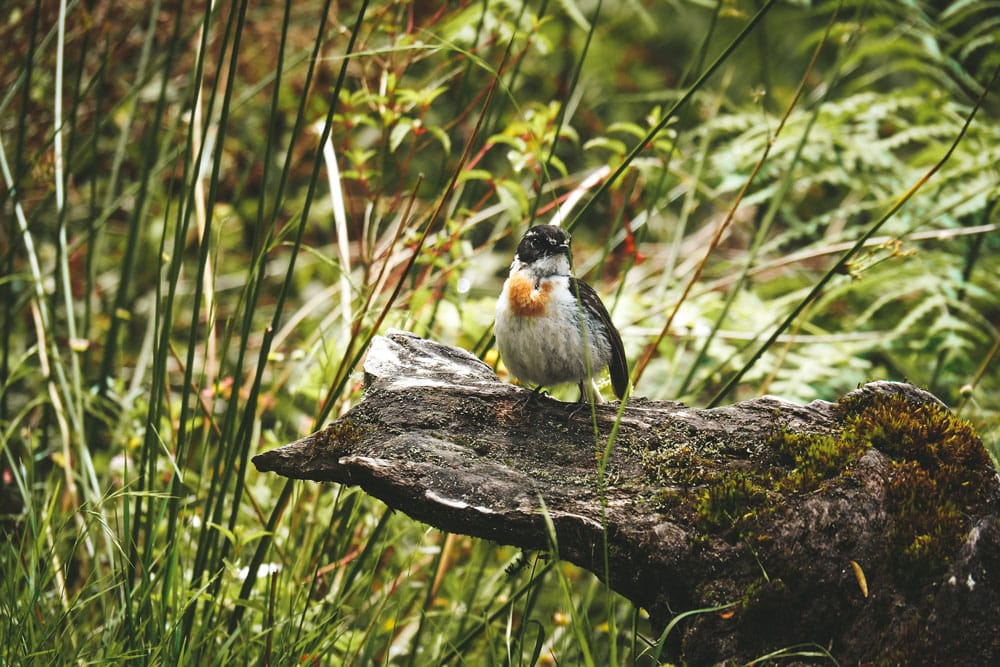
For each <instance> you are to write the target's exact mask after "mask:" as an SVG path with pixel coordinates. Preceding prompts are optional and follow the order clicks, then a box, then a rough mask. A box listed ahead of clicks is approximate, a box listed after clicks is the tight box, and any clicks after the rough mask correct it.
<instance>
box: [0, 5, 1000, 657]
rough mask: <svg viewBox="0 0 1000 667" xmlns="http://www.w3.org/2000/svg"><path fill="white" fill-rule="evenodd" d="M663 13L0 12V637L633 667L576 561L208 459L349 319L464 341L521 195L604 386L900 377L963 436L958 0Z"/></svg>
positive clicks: (966, 71) (312, 389) (482, 305)
mask: <svg viewBox="0 0 1000 667" xmlns="http://www.w3.org/2000/svg"><path fill="white" fill-rule="evenodd" d="M703 4H705V3H697V2H690V3H688V2H680V3H673V4H666V3H664V4H662V6H661V5H659V4H656V5H653V6H649V7H645V6H639V5H628V6H623V7H618V8H612V7H610V6H602V5H601V4H597V5H593V6H590V5H575V4H573V3H546V2H539V3H534V4H524V5H501V4H497V3H475V4H456V5H449V6H447V7H445V8H442V9H439V10H435V11H433V12H431V13H428V12H427V11H426V10H424V9H422V8H418V7H417V6H413V5H409V4H406V3H393V2H375V3H373V2H359V3H353V4H351V5H350V6H346V5H339V4H338V5H336V6H334V5H333V3H330V2H322V1H317V2H309V3H301V2H296V3H292V2H290V1H289V2H286V3H284V4H283V5H280V6H270V5H267V6H264V5H257V4H251V3H246V2H240V1H234V2H230V3H228V4H217V5H207V4H204V3H199V4H187V3H182V4H181V5H171V6H167V5H166V4H163V3H156V2H154V3H152V4H148V5H146V4H141V3H102V2H94V3H74V2H61V3H50V4H44V3H42V4H37V5H33V6H30V7H29V6H26V7H23V8H17V9H15V10H14V11H13V12H12V13H11V15H10V16H9V17H8V18H7V19H5V21H6V22H5V23H4V24H3V25H0V36H2V38H3V40H4V43H6V44H10V45H15V46H16V48H10V49H7V50H6V53H5V55H4V56H3V58H4V64H5V65H6V66H5V67H3V68H2V69H0V72H2V73H0V119H2V120H0V149H2V152H0V156H2V158H3V159H2V166H3V170H2V171H3V184H4V185H3V188H2V190H0V211H2V212H3V215H2V216H0V218H2V223H0V224H2V231H0V235H2V239H3V243H0V250H2V258H0V261H2V263H3V264H2V265H3V271H2V272H0V276H2V277H0V292H2V296H3V298H4V303H5V304H6V309H5V314H4V317H3V318H0V448H2V456H0V473H2V476H3V486H2V489H0V490H2V493H0V513H2V516H0V529H2V531H3V533H4V535H5V537H6V538H7V539H5V540H3V544H2V546H0V563H2V564H3V571H4V572H5V573H7V576H5V577H3V578H2V583H0V586H2V587H3V588H2V594H0V605H2V613H0V619H2V620H0V638H2V639H4V640H5V641H4V642H3V646H4V648H3V649H0V650H2V651H3V653H2V654H0V655H2V657H0V660H2V662H4V663H5V664H21V663H28V662H34V661H45V662H49V663H53V664H62V663H71V662H76V663H82V662H89V661H95V662H111V663H119V662H136V663H170V664H174V663H195V662H197V663H205V662H212V663H222V662H229V661H235V662H251V661H252V662H260V663H263V664H272V663H282V664H284V663H289V662H305V663H317V664H340V663H354V664H367V663H375V662H378V663H383V664H440V663H443V662H450V663H460V662H468V663H469V664H484V663H485V664H536V663H541V664H554V662H556V661H558V662H561V663H564V664H577V663H581V664H607V663H614V664H654V663H655V662H656V660H657V657H656V656H657V655H658V650H657V646H661V647H662V646H663V645H664V642H663V641H661V638H660V637H657V636H655V635H654V633H653V631H652V629H651V628H650V627H649V626H648V623H647V621H646V620H645V619H644V616H643V614H642V612H641V610H636V609H634V608H633V607H632V606H631V605H630V604H629V603H628V602H627V601H625V600H622V599H620V598H619V597H617V596H615V595H614V594H613V593H610V592H608V591H607V590H606V589H605V588H604V587H603V586H602V585H601V584H600V583H599V582H598V581H597V579H596V578H594V577H593V576H592V575H590V574H588V573H585V572H581V571H580V570H578V569H576V568H572V567H570V566H568V565H566V564H565V563H562V562H560V561H558V560H557V559H554V558H553V559H550V560H541V561H539V560H535V559H534V558H533V557H530V558H528V564H527V566H525V567H521V568H516V567H509V566H510V565H511V564H513V563H514V562H516V561H519V560H520V559H521V555H520V554H519V553H517V552H516V551H515V550H513V549H511V548H508V547H502V546H498V545H493V544H489V543H486V542H482V541H478V540H472V539H470V538H466V537H462V536H457V535H444V534H441V533H440V532H438V531H435V530H433V529H429V528H427V527H426V526H424V525H422V524H419V523H416V522H414V521H412V520H410V519H408V518H407V517H405V515H402V514H399V513H394V512H391V511H389V510H387V508H385V507H384V506H383V505H381V504H380V503H379V502H377V501H375V500H373V499H371V498H368V497H366V496H364V495H363V494H361V493H359V492H358V491H357V490H355V489H349V488H343V487H339V486H333V485H326V486H324V485H315V484H310V483H298V482H296V483H291V482H285V481H284V480H280V479H277V478H271V477H270V476H266V475H263V476H262V475H258V474H257V473H256V471H255V470H253V468H252V466H248V460H249V457H250V456H251V455H252V454H254V453H256V452H258V451H262V450H266V449H269V448H271V447H274V446H278V445H280V444H283V443H285V442H288V441H291V440H293V439H295V438H297V437H299V436H300V435H302V434H304V433H307V432H310V431H311V430H314V429H316V428H318V427H320V426H322V425H323V424H324V423H325V422H326V421H328V420H329V419H330V418H331V417H334V416H337V415H339V414H342V413H343V412H344V411H346V410H347V409H349V407H350V406H351V405H352V404H354V403H356V402H357V401H359V400H360V399H361V378H360V368H359V364H360V362H361V360H362V359H363V355H364V353H365V350H366V347H367V344H368V342H369V341H370V340H371V338H372V336H374V335H377V334H378V333H380V332H382V331H384V330H385V329H386V328H388V327H400V328H407V329H411V330H413V331H415V332H417V333H419V334H421V335H427V336H432V337H434V338H436V339H439V340H442V341H443V342H447V343H451V344H457V345H461V346H464V347H466V348H468V349H472V350H475V351H476V352H477V353H478V354H480V355H481V356H483V357H484V358H485V359H487V360H489V361H491V362H493V363H495V362H496V355H495V352H494V351H493V350H492V349H491V346H490V344H489V341H490V327H491V322H492V309H493V304H494V299H495V295H496V293H497V292H498V290H499V286H500V282H501V280H502V276H503V273H504V271H505V265H506V263H507V262H509V257H510V255H511V252H512V250H513V244H514V243H515V241H516V238H517V237H518V235H519V234H520V233H521V232H522V231H523V230H524V229H525V228H526V227H527V225H528V224H529V223H530V221H532V220H535V219H539V220H545V219H547V218H548V217H549V216H551V215H553V214H554V213H555V212H556V211H560V214H562V215H564V219H565V220H567V224H568V225H569V226H572V227H574V237H575V244H574V247H575V253H576V266H577V271H578V273H580V274H581V275H585V276H586V277H587V278H588V279H589V280H591V281H592V282H594V283H595V284H597V285H598V286H599V287H600V291H601V292H602V294H604V295H605V296H606V301H607V303H608V305H609V307H610V308H611V310H612V313H613V316H614V318H615V321H616V323H617V324H618V326H619V328H620V329H621V330H622V332H623V334H624V337H625V341H626V346H627V348H628V351H629V356H630V359H631V360H632V361H633V364H634V366H635V370H634V378H636V379H637V383H636V393H638V394H640V395H647V396H651V397H656V398H671V399H679V400H684V401H686V402H688V403H690V404H694V405H708V404H709V403H713V402H719V401H731V400H736V399H740V398H746V397H750V396H754V395H757V394H759V393H763V392H765V391H770V392H772V393H778V394H782V395H784V396H787V397H789V398H793V399H799V400H812V399H813V398H817V397H819V398H825V399H828V400H833V399H835V398H837V397H838V396H839V395H840V394H842V393H844V392H845V391H848V390H850V389H851V388H853V387H854V386H855V385H856V384H857V383H858V382H860V381H864V380H866V379H875V378H888V379H909V380H911V381H913V382H915V383H916V384H918V385H921V386H924V387H927V388H929V389H930V390H931V391H933V392H935V393H936V394H937V395H938V396H940V397H941V398H942V399H943V400H944V401H946V402H947V403H948V404H950V405H951V406H953V407H954V409H955V410H956V411H958V412H959V414H960V415H961V416H962V417H965V418H967V419H970V420H972V422H973V423H974V424H975V425H976V427H977V428H978V429H979V431H980V433H981V434H982V435H983V437H984V440H985V441H986V442H987V444H988V446H989V447H991V451H992V452H993V454H994V456H996V455H997V447H996V442H997V433H998V432H1000V416H998V415H1000V402H998V401H997V398H996V397H997V396H1000V391H998V385H1000V371H998V366H997V364H996V362H995V358H996V355H997V350H998V343H997V341H998V336H997V323H998V322H1000V300H998V297H997V294H996V290H995V289H993V286H994V285H995V284H997V281H998V280H1000V265H998V263H997V262H996V261H995V260H994V257H995V255H996V252H997V251H998V247H997V246H998V242H997V239H998V236H997V234H996V210H997V201H998V199H997V194H998V193H997V188H996V182H997V178H996V165H997V164H1000V155H998V151H1000V137H998V136H997V129H996V128H997V127H1000V124H998V123H996V122H995V120H996V117H997V114H998V106H997V102H996V91H995V90H993V91H989V89H990V86H991V77H992V76H993V70H994V69H995V68H996V66H997V62H996V56H995V54H992V53H991V52H988V51H989V50H988V49H984V48H983V44H985V43H988V41H987V40H988V39H989V38H990V37H991V33H990V30H994V31H995V27H992V24H990V23H989V22H988V21H983V20H982V18H983V16H982V15H981V12H984V11H986V10H982V9H979V8H977V6H976V4H975V3H953V4H952V5H950V6H949V7H948V8H946V9H944V10H941V11H939V12H935V13H921V12H918V11H916V10H914V9H912V8H910V7H909V6H908V5H905V6H904V5H901V4H899V3H868V4H865V5H863V6H859V7H855V6H854V5H850V4H849V5H847V6H845V7H839V6H838V5H837V4H836V3H826V4H822V3H821V4H820V6H818V7H816V8H813V9H811V10H806V9H802V8H800V7H796V6H791V5H787V4H782V3H775V2H764V3H759V5H756V4H752V3H742V2H737V3H719V4H718V5H716V6H714V7H704V6H702V5H703ZM556 5H558V6H556ZM789 26H791V27H793V28H794V29H789ZM992 36H993V37H995V35H992ZM929 44H933V45H934V46H935V48H934V49H928V48H927V45H929ZM664 54H669V55H670V57H669V58H667V57H664ZM987 91H989V92H988V94H987V95H986V96H985V98H983V99H981V98H982V95H983V93H986V92H987ZM931 176H933V177H932V178H931ZM611 446H612V443H601V442H598V443H596V447H597V451H598V452H607V451H609V449H610V447H611ZM596 472H597V471H595V473H596ZM597 483H599V481H598V476H597V474H595V484H597ZM508 569H510V570H511V571H510V572H508V571H507V570H508ZM679 611H690V612H692V613H699V611H704V613H708V610H679ZM797 650H800V649H797V648H796V647H776V651H778V653H776V654H775V655H776V656H777V655H785V654H789V655H790V654H793V653H794V652H795V651H797ZM801 650H802V651H805V652H809V651H812V650H813V649H812V648H810V647H804V648H801ZM782 651H784V653H782Z"/></svg>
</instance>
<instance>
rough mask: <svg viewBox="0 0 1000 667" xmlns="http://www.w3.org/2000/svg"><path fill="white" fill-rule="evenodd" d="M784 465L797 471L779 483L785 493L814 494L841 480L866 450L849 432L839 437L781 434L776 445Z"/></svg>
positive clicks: (843, 432) (839, 434) (790, 472)
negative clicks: (811, 492)
mask: <svg viewBox="0 0 1000 667" xmlns="http://www.w3.org/2000/svg"><path fill="white" fill-rule="evenodd" d="M775 444H776V449H777V450H778V454H779V455H780V456H781V457H782V459H783V461H785V462H787V463H788V464H790V465H792V466H793V468H792V469H791V470H790V471H788V472H787V473H785V474H784V476H783V478H782V479H780V480H778V482H777V485H778V487H779V488H780V489H781V490H783V491H811V490H812V489H815V488H817V487H818V486H819V485H820V484H821V483H822V482H823V481H825V480H828V479H831V478H834V477H837V476H839V475H840V474H841V473H843V471H844V469H845V468H846V467H847V466H848V464H849V463H850V462H851V461H852V460H854V459H856V458H857V457H858V456H860V455H861V454H863V453H864V451H865V449H866V447H865V446H863V445H862V444H860V443H859V441H858V439H857V438H856V437H854V434H853V433H852V432H851V431H849V430H843V431H840V432H839V433H838V434H837V435H835V436H832V435H821V434H811V433H781V434H780V435H779V436H778V440H777V442H776V443H775Z"/></svg>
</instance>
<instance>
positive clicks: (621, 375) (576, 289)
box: [569, 277, 628, 398]
mask: <svg viewBox="0 0 1000 667" xmlns="http://www.w3.org/2000/svg"><path fill="white" fill-rule="evenodd" d="M569 281H570V289H571V290H573V293H574V294H579V295H580V301H581V302H582V303H583V306H584V307H585V308H588V309H589V310H590V311H591V312H593V313H596V314H597V317H598V318H600V320H601V322H602V323H603V324H604V329H605V331H607V332H608V342H610V343H611V362H610V363H609V364H608V371H609V372H610V374H611V387H612V388H613V389H614V390H615V396H617V397H618V398H622V397H623V396H625V390H626V389H628V360H627V359H626V358H625V346H624V345H622V337H621V335H620V334H619V333H618V329H616V328H615V325H614V322H612V321H611V315H609V314H608V309H607V308H605V307H604V303H603V302H602V301H601V297H599V296H598V295H597V292H596V291H594V288H593V287H591V286H590V285H588V284H587V283H585V282H583V281H582V280H577V279H576V278H572V277H571V278H570V279H569Z"/></svg>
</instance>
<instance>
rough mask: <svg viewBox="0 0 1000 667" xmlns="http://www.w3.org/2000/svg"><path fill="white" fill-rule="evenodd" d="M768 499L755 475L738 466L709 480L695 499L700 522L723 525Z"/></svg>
mask: <svg viewBox="0 0 1000 667" xmlns="http://www.w3.org/2000/svg"><path fill="white" fill-rule="evenodd" d="M766 499H767V491H766V490H765V488H764V487H763V486H762V485H761V480H760V479H759V478H757V477H756V476H755V475H753V474H751V473H749V472H744V471H742V470H737V471H734V472H729V473H725V474H723V475H720V476H719V477H718V478H716V479H714V480H712V481H711V482H709V484H708V485H707V486H706V487H705V488H703V489H701V490H700V491H699V492H698V495H697V498H696V500H695V503H694V509H695V513H696V515H697V517H698V520H699V522H700V523H701V524H702V525H703V526H705V527H715V528H725V527H729V526H733V525H735V524H736V523H737V522H739V520H740V519H741V518H743V517H744V516H746V515H748V514H752V513H753V510H754V509H756V508H758V507H760V506H761V505H762V504H763V502H764V501H765V500H766Z"/></svg>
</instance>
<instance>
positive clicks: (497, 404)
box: [253, 331, 1000, 665]
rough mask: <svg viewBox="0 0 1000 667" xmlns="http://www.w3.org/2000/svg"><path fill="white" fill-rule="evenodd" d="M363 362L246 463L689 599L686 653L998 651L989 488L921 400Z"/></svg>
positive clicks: (994, 510) (423, 358)
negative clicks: (304, 421)
mask: <svg viewBox="0 0 1000 667" xmlns="http://www.w3.org/2000/svg"><path fill="white" fill-rule="evenodd" d="M364 369H365V381H366V393H365V397H364V400H363V401H362V402H361V403H360V404H359V405H357V406H356V407H354V408H353V409H352V410H351V411H350V412H349V413H348V414H347V415H345V416H344V417H342V418H341V419H338V420H337V421H335V422H334V423H332V424H330V425H329V426H327V427H326V428H325V429H323V430H321V431H318V432H316V433H313V434H312V435H310V436H307V437H305V438H303V439H301V440H298V441H296V442H294V443H292V444H289V445H286V446H284V447H280V448H277V449H274V450H271V451H269V452H265V453H263V454H260V455H258V456H256V457H254V459H253V462H254V464H255V465H256V466H257V468H258V469H259V470H261V471H274V472H277V473H278V474H281V475H284V476H287V477H292V478H297V479H310V480H316V481H329V482H339V483H342V484H352V485H358V486H360V487H361V488H363V489H364V490H365V491H366V492H367V493H369V494H371V495H373V496H375V497H377V498H379V499H381V500H383V501H384V502H385V503H387V504H388V505H389V506H390V507H393V508H395V509H398V510H401V511H403V512H405V513H406V514H408V515H410V516H412V517H413V518H415V519H418V520H420V521H424V522H427V523H429V524H431V525H433V526H436V527H438V528H440V529H442V530H446V531H450V532H456V533H464V534H467V535H473V536H476V537H481V538H486V539H490V540H494V541H496V542H500V543H504V544H512V545H516V546H519V547H522V548H525V549H542V550H555V551H557V552H558V555H559V557H560V558H563V559H566V560H569V561H572V562H574V563H576V564H578V565H580V566H581V567H584V568H587V569H589V570H590V571H592V572H594V573H595V574H597V575H598V576H599V577H601V578H606V579H607V583H608V584H609V585H610V586H611V587H612V588H614V589H615V590H617V591H619V592H620V593H622V594H623V595H625V596H626V597H628V598H629V599H631V600H632V601H633V602H634V603H635V604H636V605H639V606H641V607H644V608H645V609H647V610H648V612H649V614H650V618H651V619H652V621H653V623H654V625H655V626H656V627H658V628H660V629H663V628H665V627H666V626H667V624H668V623H670V621H671V620H672V619H674V618H675V617H676V615H677V614H680V613H683V612H686V611H690V610H701V611H699V612H698V613H693V614H690V615H687V616H685V617H684V618H683V620H682V621H681V622H679V623H678V624H677V625H676V626H675V627H673V628H672V630H671V632H670V634H669V635H668V636H667V650H668V653H669V655H670V657H671V659H674V660H679V661H682V662H684V663H686V664H692V665H700V664H713V663H717V662H722V661H727V660H733V661H739V662H747V661H751V660H755V659H759V658H760V657H761V656H764V655H767V654H769V653H771V652H773V651H779V650H782V649H788V648H791V647H795V646H798V645H802V644H808V645H811V650H812V651H813V652H823V651H828V652H829V655H831V656H832V657H833V658H835V659H836V660H837V661H839V662H840V663H841V664H857V663H869V662H870V663H873V664H911V665H912V664H928V665H930V664H968V665H976V664H981V665H985V664H1000V621H998V619H1000V615H998V611H997V610H998V609H1000V518H998V508H1000V482H998V477H997V474H996V470H995V469H994V468H993V466H992V463H991V461H990V458H989V456H988V455H987V453H986V452H985V450H984V448H983V446H982V443H981V441H980V440H979V439H978V438H977V437H976V435H975V433H974V432H973V431H972V429H971V428H970V427H969V426H968V425H967V424H965V423H964V422H961V421H959V420H957V419H955V418H954V416H953V415H952V414H951V413H950V412H948V411H947V409H945V408H944V406H943V405H942V404H941V403H940V402H939V401H938V400H937V399H936V398H934V397H933V396H932V395H931V394H929V393H927V392H924V391H921V390H919V389H917V388H915V387H912V386H910V385H907V384H899V383H890V382H873V383H870V384H866V385H864V386H863V387H861V388H860V389H858V390H857V391H854V392H851V393H850V394H848V395H847V396H845V397H843V398H841V400H839V401H838V402H837V403H829V402H825V401H814V402H812V403H810V404H808V405H804V406H803V405H797V404H793V403H790V402H787V401H783V400H781V399H778V398H773V397H762V398H756V399H753V400H749V401H744V402H742V403H738V404H735V405H731V406H726V407H720V408H713V409H708V410H701V409H694V408H688V407H685V406H684V405H682V404H679V403H671V402H662V401H650V400H646V399H642V398H633V399H630V400H629V401H628V404H627V407H626V408H625V409H624V410H620V405H619V404H618V403H611V404H604V405H598V406H596V409H595V410H593V411H592V410H591V408H590V406H583V407H581V406H580V405H576V404H567V403H562V402H559V401H556V400H553V399H551V398H548V397H545V396H539V397H537V398H535V399H532V400H530V401H529V400H527V396H528V392H527V391H525V390H524V389H520V388H517V387H514V386H511V385H508V384H503V383H501V382H500V381H499V380H498V379H497V376H496V375H495V374H494V372H493V371H492V370H491V369H490V368H489V367H488V366H487V365H486V364H484V363H483V362H481V361H480V360H479V359H477V358H475V357H474V356H472V355H471V354H469V353H468V352H465V351H464V350H460V349H456V348H453V347H448V346H444V345H441V344H438V343H434V342H432V341H428V340H424V339H421V338H418V337H416V336H413V335H412V334H408V333H405V332H398V331H395V332H390V333H389V334H388V335H387V336H386V337H378V338H376V339H375V341H374V342H373V343H372V346H371V349H370V351H369V353H368V357H367V360H366V363H365V366H364ZM609 441H610V445H609ZM605 533H606V534H607V541H606V542H605ZM605 544H607V546H606V547H605ZM606 572H607V573H608V574H607V577H605V573H606ZM723 605H729V606H727V607H725V609H719V610H715V611H709V609H711V608H714V607H720V606H723ZM800 660H802V658H800Z"/></svg>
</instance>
